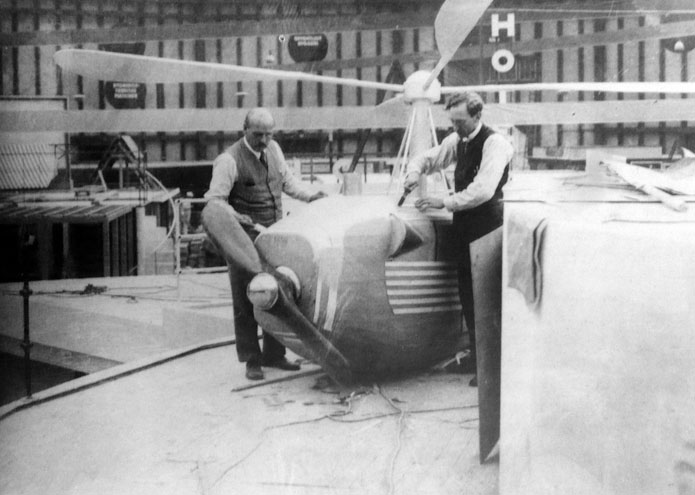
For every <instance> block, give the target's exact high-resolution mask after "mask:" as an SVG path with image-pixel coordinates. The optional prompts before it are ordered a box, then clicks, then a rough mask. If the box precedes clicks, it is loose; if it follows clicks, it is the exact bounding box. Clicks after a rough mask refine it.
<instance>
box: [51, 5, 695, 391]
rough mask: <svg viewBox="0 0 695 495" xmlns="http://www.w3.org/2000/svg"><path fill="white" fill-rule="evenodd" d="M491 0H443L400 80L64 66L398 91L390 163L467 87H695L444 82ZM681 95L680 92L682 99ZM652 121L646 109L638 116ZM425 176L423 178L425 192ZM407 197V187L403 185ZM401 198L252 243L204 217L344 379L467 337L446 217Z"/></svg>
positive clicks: (265, 307)
mask: <svg viewBox="0 0 695 495" xmlns="http://www.w3.org/2000/svg"><path fill="white" fill-rule="evenodd" d="M491 3H492V0H446V1H445V2H444V3H443V5H442V7H441V9H440V12H439V14H438V15H437V18H436V21H435V36H436V41H437V46H438V50H439V52H440V55H441V58H440V59H439V61H438V63H437V64H436V66H435V68H434V70H432V71H417V72H415V73H413V74H411V75H410V77H408V78H407V80H406V81H405V82H404V83H403V84H392V83H383V82H374V81H364V80H358V79H350V78H342V77H331V76H324V75H316V74H309V73H304V72H290V71H282V70H275V69H272V70H271V69H264V68H256V67H242V66H236V65H226V64H215V63H205V62H193V61H185V60H172V59H164V58H158V57H144V56H137V55H128V54H118V53H109V52H103V51H90V50H62V51H59V52H57V53H56V54H55V57H54V58H55V60H56V62H57V63H58V65H60V66H61V67H62V68H63V69H64V70H67V71H71V72H76V73H79V74H82V75H83V76H91V77H94V78H97V79H102V80H118V81H132V82H149V83H171V82H177V83H178V82H214V81H230V80H231V81H244V80H249V81H259V80H273V81H274V80H278V79H286V80H303V81H312V82H317V83H324V84H340V85H348V86H353V87H362V88H371V89H376V90H385V91H393V92H395V93H396V94H397V95H398V96H397V98H396V99H395V100H394V101H391V102H387V103H386V104H384V105H383V106H380V107H377V109H376V111H377V112H379V111H381V112H388V111H389V109H390V108H393V107H394V106H395V105H401V103H405V104H407V105H409V106H410V108H411V114H410V117H409V119H408V124H407V126H406V133H405V137H404V139H403V143H402V145H401V149H400V151H399V156H398V160H397V162H398V166H397V167H394V177H398V178H400V177H401V173H400V171H402V170H403V168H404V167H403V165H404V164H405V163H406V162H407V160H408V157H409V156H413V155H415V154H417V153H419V152H421V151H423V150H424V149H427V148H429V147H430V146H432V145H433V144H435V143H436V134H435V132H434V130H435V126H434V123H433V118H432V105H433V104H434V103H435V102H437V101H439V100H440V98H441V96H442V95H446V94H451V93H456V92H460V91H464V90H472V91H479V92H506V91H545V90H555V91H603V92H613V93H617V92H619V93H671V94H682V93H695V84H694V83H669V82H634V83H615V82H582V83H531V84H508V85H475V86H444V87H443V86H442V85H441V84H440V82H439V80H438V76H439V74H440V73H441V70H442V69H443V68H444V67H445V66H446V64H447V63H448V62H449V60H451V58H452V57H453V55H454V53H455V52H456V50H457V49H458V48H459V46H460V44H461V43H462V42H463V40H464V39H465V38H466V37H467V35H468V33H469V32H470V30H471V29H472V28H473V27H474V26H475V25H476V23H477V22H478V19H479V18H480V16H481V15H482V14H483V12H484V11H485V10H486V9H487V8H488V6H489V5H490V4H491ZM679 101H680V102H682V101H683V100H679ZM639 117H640V119H641V120H644V116H643V115H639ZM426 187H427V182H426V181H425V180H423V181H422V182H421V184H420V188H419V189H420V191H424V190H425V189H426ZM396 194H399V192H396ZM396 199H397V196H396V197H395V198H393V197H392V198H387V197H381V198H369V197H364V196H360V197H354V196H353V197H329V198H326V199H322V200H319V201H316V202H314V203H312V204H310V205H308V206H307V207H306V208H305V209H304V210H303V211H302V212H301V213H298V214H296V215H292V216H290V217H287V218H285V219H283V220H281V221H280V222H278V223H276V224H275V225H273V226H271V227H270V228H269V229H268V230H267V231H265V232H263V233H261V234H260V235H259V236H258V238H257V240H256V242H255V245H254V244H252V243H251V241H250V240H249V238H248V237H247V236H246V235H245V234H244V232H243V229H242V228H241V226H240V225H239V224H238V222H236V220H235V219H234V216H233V215H232V214H231V213H230V212H229V210H228V209H227V208H225V205H224V204H221V203H210V204H209V205H208V206H207V207H206V210H205V211H204V223H205V225H206V229H207V231H208V233H209V235H210V237H211V238H212V239H213V240H214V241H215V243H216V244H217V245H218V247H219V248H220V250H221V252H222V253H223V254H224V256H225V258H226V259H227V260H228V261H230V262H234V263H237V264H240V265H242V266H245V267H246V268H247V269H248V270H249V271H250V272H251V273H253V274H255V275H256V277H255V278H254V279H253V282H252V283H251V284H250V286H249V289H248V294H249V298H250V299H251V300H252V302H253V303H254V305H255V313H256V317H257V320H258V322H259V323H260V325H261V326H262V327H263V328H264V329H265V330H267V331H269V332H270V333H271V334H273V335H274V336H275V337H277V338H278V339H279V340H280V341H281V342H283V343H284V344H285V345H286V346H287V347H288V348H290V349H292V350H293V351H294V352H296V353H297V354H299V355H301V356H304V357H306V358H308V359H312V360H315V361H316V362H318V363H320V364H321V365H322V367H323V368H324V369H325V370H326V371H327V372H328V373H329V374H330V375H331V376H332V377H334V378H335V379H337V380H338V381H341V382H351V381H354V380H361V379H364V378H366V377H374V376H378V375H387V374H393V373H399V372H402V371H405V370H412V369H419V368H424V367H427V366H430V365H432V364H434V363H436V362H437V361H439V360H441V359H444V358H446V357H450V356H452V355H453V354H454V353H455V352H456V350H458V348H459V347H458V345H459V338H460V336H461V318H460V306H459V302H458V294H457V282H456V276H455V271H454V270H453V266H452V265H451V264H450V263H451V261H452V260H453V256H451V255H449V254H448V253H447V252H445V251H444V250H443V246H450V245H452V243H451V242H449V238H448V236H450V235H451V234H450V229H449V227H448V223H449V222H450V220H449V219H447V218H443V219H442V218H440V219H437V218H434V217H432V216H428V215H425V214H423V213H420V212H418V211H417V210H415V209H414V208H412V207H408V206H406V207H405V208H397V206H396Z"/></svg>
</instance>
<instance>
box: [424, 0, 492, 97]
mask: <svg viewBox="0 0 695 495" xmlns="http://www.w3.org/2000/svg"><path fill="white" fill-rule="evenodd" d="M491 3H492V0H446V1H445V2H444V3H443V4H442V6H441V8H440V9H439V13H438V14H437V18H436V19H435V21H434V37H435V40H436V41H437V49H438V50H439V55H440V58H439V62H437V65H436V67H435V68H434V70H433V71H432V73H431V74H430V76H429V77H428V78H427V81H425V89H427V88H429V87H430V84H432V81H434V80H435V79H436V78H437V76H438V75H439V73H440V72H441V71H442V70H443V69H444V67H445V66H446V64H447V63H449V60H451V57H453V56H454V54H455V53H456V50H458V48H459V46H461V43H463V40H465V39H466V37H467V36H468V34H469V33H470V32H471V30H472V29H473V28H474V27H475V25H476V24H477V23H478V19H480V16H482V15H483V12H485V11H486V10H487V8H488V6H489V5H490V4H491Z"/></svg>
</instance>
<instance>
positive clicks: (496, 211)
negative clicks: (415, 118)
mask: <svg viewBox="0 0 695 495" xmlns="http://www.w3.org/2000/svg"><path fill="white" fill-rule="evenodd" d="M446 110H447V111H448V114H449V118H450V119H451V122H452V123H453V126H454V130H455V131H456V132H455V133H452V134H450V135H449V136H447V137H446V138H445V139H444V140H443V141H442V143H441V144H440V145H439V146H435V147H434V148H431V149H429V150H428V151H426V152H425V153H423V154H421V155H419V156H416V157H414V158H413V159H412V160H411V161H410V163H409V164H408V169H407V172H408V173H407V175H406V178H405V184H404V187H405V189H406V190H407V191H410V190H412V189H414V188H415V187H416V186H417V184H418V181H419V178H420V174H422V173H427V174H429V173H431V172H433V171H436V170H442V169H444V168H446V167H448V166H449V165H453V164H455V165H456V169H455V171H454V182H455V187H454V194H452V195H450V196H447V197H444V198H440V197H423V198H420V199H418V200H417V201H416V202H415V206H417V207H418V208H419V209H421V210H424V209H426V208H446V209H447V210H449V211H452V212H453V213H454V220H453V227H454V233H455V235H456V240H457V244H458V245H457V246H456V252H457V253H458V255H459V256H460V257H459V260H458V279H459V298H460V299H461V306H462V308H463V311H462V312H463V318H464V321H465V322H466V327H467V329H468V335H469V337H470V342H471V358H472V359H471V360H472V363H475V318H474V314H473V279H472V275H471V258H470V250H469V244H470V243H471V242H473V241H475V240H476V239H479V238H481V237H483V236H484V235H486V234H488V233H490V232H492V231H493V230H495V229H496V228H498V227H499V226H501V225H502V220H503V204H502V186H504V184H505V183H506V182H507V177H508V174H509V162H510V161H511V159H512V156H513V154H514V148H513V147H512V145H511V144H510V143H509V142H508V141H507V140H506V139H505V137H504V136H502V135H501V134H499V133H496V132H495V131H493V130H492V129H491V128H490V127H488V126H486V125H484V124H483V123H482V122H481V120H480V118H481V115H482V111H483V100H482V98H481V97H480V96H479V95H478V94H476V93H473V92H465V93H459V94H455V95H452V96H451V98H450V99H449V101H448V102H447V105H446ZM476 385H477V377H475V376H474V377H473V379H472V380H471V386H476Z"/></svg>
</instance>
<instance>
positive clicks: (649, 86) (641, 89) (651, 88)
mask: <svg viewBox="0 0 695 495" xmlns="http://www.w3.org/2000/svg"><path fill="white" fill-rule="evenodd" d="M463 91H479V92H487V91H491V92H499V91H560V92H568V91H602V92H605V93H669V94H679V93H695V82H569V83H560V82H558V83H553V82H549V83H528V84H481V85H471V86H445V87H443V88H442V94H451V93H460V92H463Z"/></svg>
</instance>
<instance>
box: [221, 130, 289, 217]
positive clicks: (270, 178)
mask: <svg viewBox="0 0 695 495" xmlns="http://www.w3.org/2000/svg"><path fill="white" fill-rule="evenodd" d="M274 149H275V148H274V147H269V148H266V150H265V151H264V153H265V155H266V161H267V166H266V165H264V164H263V163H261V161H260V160H259V159H258V158H256V156H255V155H254V154H253V153H252V152H251V150H249V148H248V147H247V146H246V144H244V140H243V139H240V140H239V141H237V142H236V143H234V144H233V145H232V146H230V147H229V148H227V149H226V150H225V153H229V154H230V155H231V156H232V158H234V161H235V162H236V166H237V180H236V182H235V183H234V186H233V187H232V190H231V192H230V193H229V204H230V205H232V207H233V208H234V209H235V210H236V211H238V212H239V213H243V214H245V215H248V216H250V217H251V219H252V220H253V221H254V222H255V223H260V224H261V225H263V226H264V227H268V226H270V225H272V224H274V223H275V222H277V221H278V220H280V219H281V218H282V174H281V173H280V167H279V164H280V157H279V156H278V154H277V153H276V152H275V151H274Z"/></svg>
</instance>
